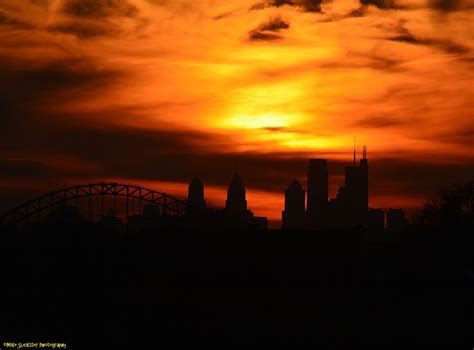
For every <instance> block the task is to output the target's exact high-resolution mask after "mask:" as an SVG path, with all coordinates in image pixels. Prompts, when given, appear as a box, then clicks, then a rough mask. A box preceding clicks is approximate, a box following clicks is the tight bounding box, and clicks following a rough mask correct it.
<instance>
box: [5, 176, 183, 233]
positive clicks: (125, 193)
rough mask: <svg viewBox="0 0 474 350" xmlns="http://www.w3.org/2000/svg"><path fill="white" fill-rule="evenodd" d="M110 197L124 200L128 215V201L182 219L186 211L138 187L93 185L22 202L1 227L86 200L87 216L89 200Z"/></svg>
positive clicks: (161, 194) (171, 199)
mask: <svg viewBox="0 0 474 350" xmlns="http://www.w3.org/2000/svg"><path fill="white" fill-rule="evenodd" d="M106 196H112V197H114V198H117V197H124V198H125V203H126V204H125V206H126V208H125V212H126V216H127V217H128V214H129V200H135V199H136V200H139V201H143V202H144V203H147V204H152V205H155V206H157V207H159V208H160V212H162V213H166V214H171V215H177V216H183V215H184V214H185V210H186V201H185V200H181V199H178V198H176V197H174V196H171V195H169V194H166V193H164V192H158V191H155V190H152V189H149V188H145V187H141V186H138V185H130V184H121V183H118V182H110V183H104V182H101V183H93V184H87V185H76V186H71V187H67V188H63V189H60V190H57V191H53V192H50V193H47V194H45V195H42V196H40V197H37V198H34V199H32V200H30V201H28V202H25V203H23V204H21V205H19V206H18V207H16V208H14V209H13V210H10V211H9V212H7V213H5V214H4V215H2V216H1V217H0V223H1V224H7V225H8V224H19V223H22V222H23V221H25V220H26V219H28V218H31V217H32V216H34V215H37V214H40V213H41V212H44V211H47V210H48V209H52V208H55V207H58V206H60V205H62V204H66V203H67V202H69V201H73V200H80V199H82V198H88V199H89V202H88V206H89V212H91V207H92V198H93V197H106Z"/></svg>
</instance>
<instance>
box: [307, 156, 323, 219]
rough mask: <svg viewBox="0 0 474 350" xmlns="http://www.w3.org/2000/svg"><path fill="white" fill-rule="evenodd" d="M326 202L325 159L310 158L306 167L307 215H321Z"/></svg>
mask: <svg viewBox="0 0 474 350" xmlns="http://www.w3.org/2000/svg"><path fill="white" fill-rule="evenodd" d="M327 202H328V162H327V159H310V160H309V169H308V203H307V209H306V210H307V213H308V215H313V216H319V215H322V214H323V213H324V211H325V209H326V207H327Z"/></svg>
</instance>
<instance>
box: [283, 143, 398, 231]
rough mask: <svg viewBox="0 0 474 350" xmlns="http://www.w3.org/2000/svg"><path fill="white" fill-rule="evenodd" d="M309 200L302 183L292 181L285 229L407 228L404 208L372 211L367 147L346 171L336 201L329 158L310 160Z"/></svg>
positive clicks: (396, 229)
mask: <svg viewBox="0 0 474 350" xmlns="http://www.w3.org/2000/svg"><path fill="white" fill-rule="evenodd" d="M307 186H308V189H307V199H306V207H305V197H306V196H305V194H306V191H305V190H304V189H303V187H302V186H301V184H300V183H299V182H298V181H297V180H293V182H291V183H290V185H289V186H288V189H286V190H285V208H284V210H283V213H282V228H283V229H290V230H301V229H329V228H336V229H349V228H353V227H355V226H358V225H362V226H365V227H367V228H370V229H373V230H383V229H384V228H385V227H386V228H387V229H389V230H392V231H401V230H402V229H403V228H404V227H405V225H406V219H405V212H404V211H403V210H402V209H390V210H389V211H388V212H387V225H385V212H384V210H383V209H380V208H379V209H374V208H369V164H368V159H367V148H366V147H365V146H364V150H363V158H362V159H360V161H359V164H358V165H357V164H356V152H355V149H354V163H353V165H352V166H348V167H346V168H345V182H344V185H343V186H341V187H339V190H338V191H337V195H336V197H335V198H331V199H328V198H329V173H328V162H327V159H310V160H309V168H308V180H307Z"/></svg>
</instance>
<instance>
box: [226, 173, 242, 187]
mask: <svg viewBox="0 0 474 350" xmlns="http://www.w3.org/2000/svg"><path fill="white" fill-rule="evenodd" d="M230 187H232V188H241V189H244V190H245V186H244V183H243V182H242V179H241V178H240V175H239V173H238V172H237V171H236V172H235V173H234V176H233V177H232V180H231V181H230V185H229V188H230Z"/></svg>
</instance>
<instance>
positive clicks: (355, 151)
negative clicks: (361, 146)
mask: <svg viewBox="0 0 474 350" xmlns="http://www.w3.org/2000/svg"><path fill="white" fill-rule="evenodd" d="M354 166H356V137H355V136H354Z"/></svg>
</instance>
